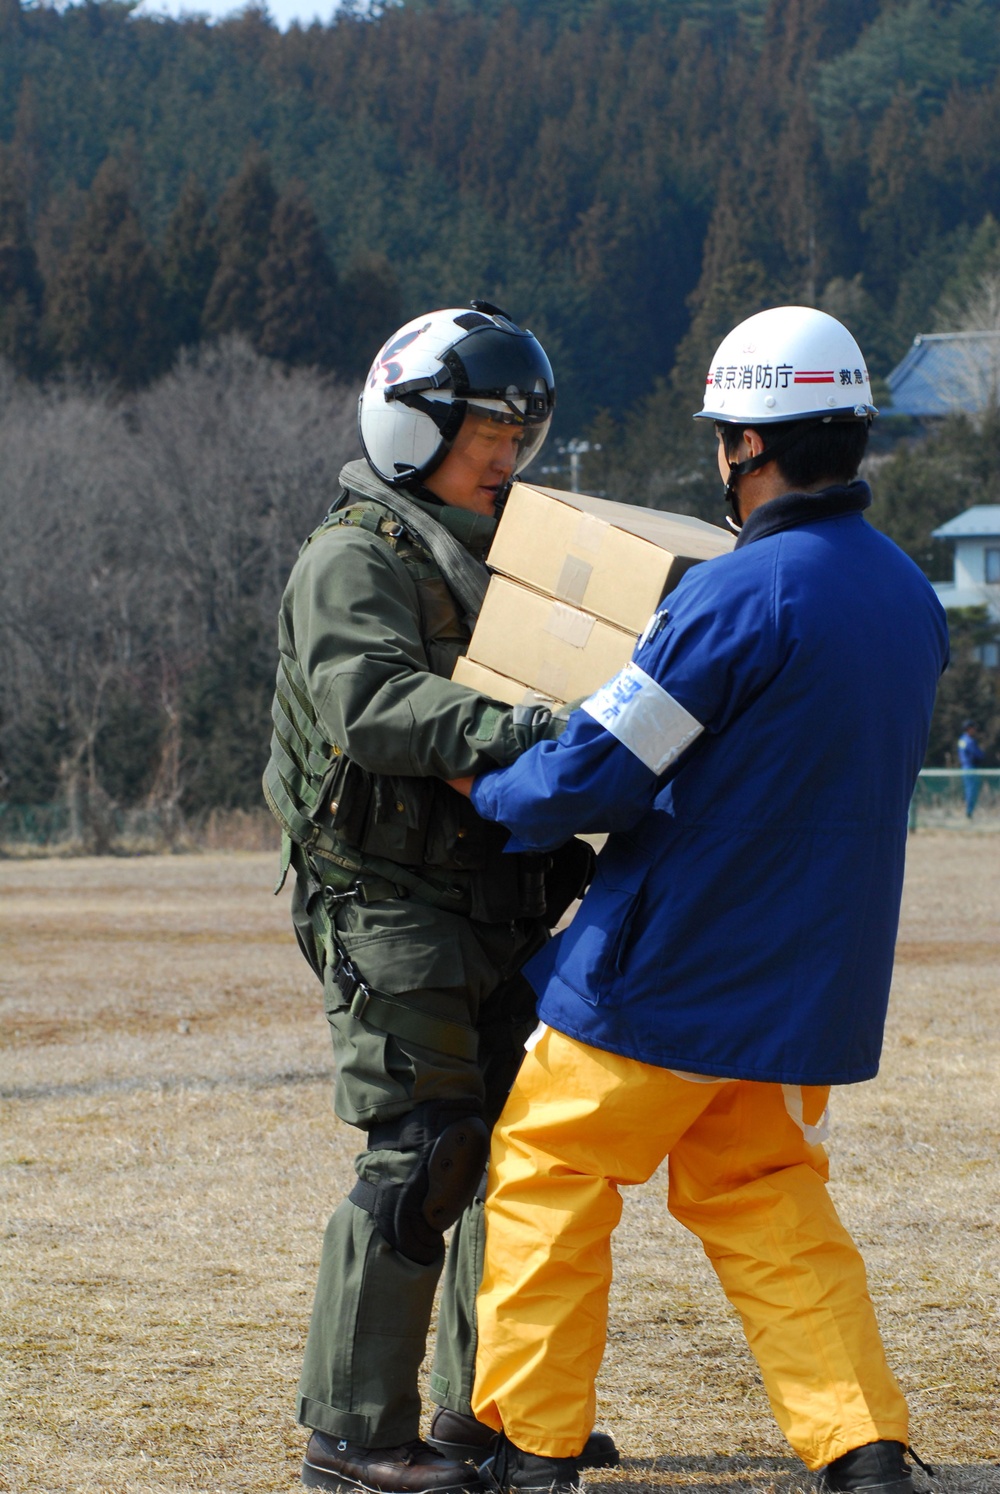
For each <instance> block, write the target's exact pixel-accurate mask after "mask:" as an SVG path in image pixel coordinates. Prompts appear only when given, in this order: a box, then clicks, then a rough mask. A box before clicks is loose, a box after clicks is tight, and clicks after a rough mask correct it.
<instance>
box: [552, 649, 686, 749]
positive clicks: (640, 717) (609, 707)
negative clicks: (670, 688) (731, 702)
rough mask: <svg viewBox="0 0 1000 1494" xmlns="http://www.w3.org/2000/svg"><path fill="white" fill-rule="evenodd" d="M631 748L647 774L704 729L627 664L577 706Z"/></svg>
mask: <svg viewBox="0 0 1000 1494" xmlns="http://www.w3.org/2000/svg"><path fill="white" fill-rule="evenodd" d="M581 709H582V710H584V711H586V712H587V715H588V716H593V718H594V720H595V721H597V722H598V723H599V724H600V725H601V726H603V727H604V728H605V730H606V731H609V732H610V733H611V735H612V736H613V737H617V738H618V740H619V742H621V743H622V745H623V746H624V747H627V748H628V750H629V751H630V752H633V753H634V754H635V756H636V757H637V758H638V759H639V761H640V762H641V763H645V765H646V767H647V768H648V769H649V770H650V772H651V773H662V772H664V770H665V769H666V768H669V766H670V764H671V763H672V762H674V760H675V759H676V758H678V757H680V755H681V753H682V752H683V751H684V749H685V747H688V746H690V744H691V743H692V742H693V741H694V739H695V737H697V736H699V735H700V734H701V732H703V731H704V729H705V728H704V727H703V726H702V724H701V722H700V721H698V720H696V719H695V717H694V716H692V715H691V712H690V711H686V710H685V709H684V707H683V706H682V705H681V703H680V701H678V700H675V699H674V697H673V696H672V695H669V694H668V693H667V691H666V690H664V689H663V687H662V685H658V684H657V683H656V681H655V680H654V679H651V678H650V676H649V675H648V674H647V673H646V672H645V670H643V669H640V668H639V666H638V664H635V663H628V664H626V665H625V668H624V669H623V670H622V671H621V673H620V674H616V675H615V677H614V679H613V680H609V681H608V683H607V684H606V685H602V686H601V688H600V689H599V690H598V691H597V693H596V695H592V696H591V697H590V699H589V700H585V701H584V702H583V705H582V707H581Z"/></svg>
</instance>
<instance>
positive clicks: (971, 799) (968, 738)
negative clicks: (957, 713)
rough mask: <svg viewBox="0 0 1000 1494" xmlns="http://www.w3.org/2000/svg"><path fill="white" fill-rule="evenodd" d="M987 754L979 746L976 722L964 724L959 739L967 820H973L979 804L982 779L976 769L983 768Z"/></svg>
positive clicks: (965, 722)
mask: <svg viewBox="0 0 1000 1494" xmlns="http://www.w3.org/2000/svg"><path fill="white" fill-rule="evenodd" d="M985 759H986V754H985V753H984V752H983V749H982V748H981V747H980V745H979V727H978V726H977V725H976V723H975V722H974V721H963V722H962V735H961V736H960V737H959V739H958V762H959V766H960V767H961V768H962V769H963V778H962V789H963V791H964V793H965V818H966V819H967V820H971V819H972V816H973V815H974V814H975V812H976V804H977V803H978V802H979V790H980V788H981V787H982V779H981V778H979V777H977V775H976V772H975V770H976V768H981V767H982V765H983V763H984V761H985Z"/></svg>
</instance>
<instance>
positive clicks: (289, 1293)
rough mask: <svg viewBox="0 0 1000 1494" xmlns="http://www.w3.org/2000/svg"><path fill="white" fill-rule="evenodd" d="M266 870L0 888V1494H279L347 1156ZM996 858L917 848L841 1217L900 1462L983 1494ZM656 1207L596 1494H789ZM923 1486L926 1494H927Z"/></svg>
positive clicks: (845, 1154)
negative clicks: (319, 1266) (877, 1065)
mask: <svg viewBox="0 0 1000 1494" xmlns="http://www.w3.org/2000/svg"><path fill="white" fill-rule="evenodd" d="M274 859H275V858H273V857H270V856H262V855H250V854H228V855H226V854H210V855H209V854H206V855H189V856H175V857H149V858H140V859H132V860H124V859H103V860H60V861H48V860H46V861H30V862H29V861H2V862H0V945H2V965H0V1002H2V1037H3V1059H2V1072H0V1098H2V1117H3V1121H2V1124H3V1132H2V1158H0V1160H2V1167H0V1178H2V1197H3V1223H2V1253H0V1262H2V1264H0V1273H2V1274H0V1302H2V1314H3V1322H2V1351H3V1360H2V1369H0V1374H2V1382H3V1392H4V1411H3V1413H2V1415H3V1426H2V1429H0V1489H3V1490H14V1491H18V1494H21V1491H29V1490H30V1491H33V1494H34V1491H44V1494H63V1491H74V1494H77V1491H80V1494H83V1491H87V1494H91V1491H93V1494H126V1491H127V1494H153V1491H160V1490H163V1491H188V1490H190V1491H196V1490H197V1491H205V1494H208V1491H216V1490H218V1491H242V1494H257V1491H264V1490H275V1489H289V1488H291V1487H292V1486H293V1485H294V1483H295V1480H296V1476H297V1472H298V1467H299V1462H300V1457H301V1450H302V1445H303V1435H302V1432H301V1429H300V1428H298V1427H297V1426H296V1425H295V1424H294V1421H293V1417H292V1408H293V1404H294V1390H295V1384H296V1380H297V1376H298V1366H299V1356H300V1352H301V1348H302V1343H303V1339H304V1335H305V1329H306V1323H307V1316H308V1311H309V1306H310V1301H311V1294H312V1286H313V1280H314V1274H315V1269H316V1261H317V1256H318V1251H319V1245H320V1238H321V1234H322V1230H323V1226H324V1224H325V1221H326V1217H327V1215H328V1213H329V1212H330V1210H331V1208H332V1207H333V1205H334V1203H335V1202H336V1201H337V1199H338V1197H339V1196H340V1194H341V1193H342V1192H343V1191H344V1190H345V1189H346V1187H348V1186H349V1184H350V1181H351V1178H352V1171H351V1158H352V1156H353V1153H354V1151H355V1150H356V1147H357V1138H356V1135H355V1133H352V1132H351V1131H349V1130H348V1129H347V1128H345V1127H343V1126H341V1125H340V1124H339V1123H338V1122H337V1121H336V1120H335V1118H334V1116H333V1113H332V1110H331V1108H330V1084H329V1074H330V1061H329V1052H328V1039H327V1035H326V1024H325V1022H324V1019H323V1016H322V1011H321V1008H320V1003H319V999H318V998H319V991H318V987H316V986H315V983H314V981H313V978H312V976H311V975H310V974H309V972H308V970H307V969H306V967H305V965H304V964H303V962H302V961H301V959H300V957H299V955H298V953H297V951H296V950H295V947H294V943H293V940H292V937H291V933H290V930H289V927H288V920H287V907H286V900H287V895H285V896H282V897H281V898H279V899H274V898H272V897H270V895H269V893H270V884H271V881H272V879H273V872H274ZM998 1007H1000V841H998V839H997V837H995V836H991V835H985V834H976V833H975V832H972V833H965V834H963V833H961V832H946V831H929V832H921V833H919V834H917V835H916V836H914V837H911V847H910V859H909V870H908V877H907V888H906V900H905V905H904V914H903V923H902V928H901V933H900V946H899V951H898V959H897V971H896V981H895V989H894V1001H893V1005H892V1008H891V1012H890V1022H889V1030H888V1034H887V1043H886V1053H885V1059H884V1065H883V1073H882V1075H881V1076H880V1077H879V1079H878V1080H877V1081H875V1082H874V1083H872V1084H866V1085H860V1086H856V1087H852V1088H849V1089H845V1090H841V1091H838V1092H837V1094H836V1095H835V1101H834V1112H833V1130H832V1135H831V1139H830V1143H829V1150H830V1153H831V1159H832V1166H833V1175H834V1179H835V1182H834V1185H833V1186H834V1191H835V1195H836V1199H837V1202H838V1205H839V1207H840V1209H841V1211H842V1213H843V1215H844V1217H845V1220H846V1222H847V1223H848V1225H849V1227H850V1228H851V1229H852V1230H853V1231H854V1233H855V1235H856V1237H857V1238H858V1240H859V1242H860V1243H861V1245H862V1247H863V1249H864V1252H865V1256H866V1259H867V1261H868V1266H869V1273H870V1279H871V1287H872V1294H873V1297H874V1299H875V1303H876V1307H877V1310H878V1314H879V1318H880V1321H881V1323H882V1327H883V1330H884V1333H885V1337H886V1340H887V1345H888V1350H889V1356H890V1360H891V1362H892V1363H893V1366H894V1368H895V1369H896V1372H897V1374H898V1376H899V1379H900V1381H901V1382H902V1384H903V1386H904V1388H905V1390H906V1392H907V1394H908V1397H909V1401H910V1406H911V1410H912V1415H913V1427H912V1433H911V1435H912V1439H913V1442H914V1445H915V1446H916V1448H917V1450H918V1452H920V1453H921V1455H922V1456H923V1457H924V1459H925V1460H927V1461H930V1462H933V1463H934V1464H936V1465H938V1467H939V1470H940V1471H939V1475H938V1477H937V1479H936V1480H935V1481H934V1482H935V1486H936V1487H938V1488H941V1489H945V1490H949V1491H950V1490H954V1491H963V1494H965V1491H969V1494H972V1491H975V1494H982V1491H987V1490H988V1491H1000V1348H998V1344H1000V1321H998V1316H1000V1315H998V1303H1000V1228H998V1226H1000V1148H998V1139H1000V1123H998V1119H997V1096H998V1092H1000V1084H998V1079H1000V1074H998V1069H1000V1064H998V1056H1000V1033H998V1023H997V1018H998ZM664 1198H665V1177H663V1176H658V1177H657V1178H655V1179H654V1180H653V1181H652V1182H651V1183H650V1184H649V1185H647V1186H646V1187H645V1188H642V1189H636V1190H633V1191H631V1192H630V1193H629V1195H628V1197H627V1199H626V1206H625V1214H624V1220H623V1223H622V1226H621V1228H620V1230H619V1232H618V1234H617V1236H616V1272H617V1274H616V1281H615V1287H614V1295H613V1302H612V1325H611V1337H610V1342H609V1348H608V1354H607V1357H606V1360H605V1364H604V1368H603V1370H602V1375H601V1381H600V1387H599V1419H600V1420H599V1424H600V1425H602V1426H604V1427H606V1428H607V1429H608V1430H610V1431H612V1432H613V1433H614V1434H615V1436H616V1437H617V1439H618V1442H619V1445H620V1446H621V1448H622V1451H623V1453H624V1454H625V1455H626V1456H625V1463H624V1466H623V1468H622V1470H621V1471H618V1472H615V1473H612V1474H602V1475H600V1477H598V1476H596V1475H591V1476H590V1477H588V1479H587V1488H588V1491H590V1490H597V1491H601V1490H604V1491H606V1494H640V1491H643V1490H647V1489H650V1490H652V1489H664V1488H674V1487H684V1488H686V1489H692V1490H697V1491H699V1494H729V1491H737V1490H747V1491H750V1490H753V1491H760V1494H764V1491H769V1490H775V1491H781V1494H793V1491H797V1490H800V1489H805V1488H809V1487H811V1481H810V1480H808V1479H807V1478H806V1476H805V1473H804V1470H803V1469H802V1466H801V1464H799V1463H798V1462H797V1460H795V1459H794V1458H793V1457H791V1456H790V1454H789V1453H788V1450H787V1448H786V1446H785V1444H784V1443H783V1441H782V1439H781V1438H780V1436H779V1434H778V1432H777V1430H776V1429H775V1427H774V1425H773V1423H772V1420H771V1416H770V1412H769V1410H768V1407H767V1404H766V1402H765V1400H764V1397H763V1394H762V1391H761V1389H760V1386H759V1383H758V1380H757V1376H756V1370H755V1367H754V1365H753V1363H752V1361H751V1359H750V1357H749V1355H748V1353H747V1351H746V1348H745V1346H744V1344H743V1340H742V1335H741V1332H740V1328H739V1325H738V1322H737V1321H736V1319H735V1316H734V1315H733V1313H732V1312H731V1311H730V1309H729V1307H728V1305H727V1304H726V1302H725V1300H724V1298H723V1297H722V1295H721V1292H720V1290H719V1288H718V1286H717V1284H716V1281H715V1278H714V1275H713V1274H712V1272H711V1270H710V1268H709V1267H708V1265H707V1263H706V1262H705V1260H704V1258H703V1257H702V1255H701V1253H700V1248H699V1247H698V1245H697V1243H696V1242H695V1241H694V1240H693V1239H692V1238H691V1237H690V1236H688V1235H686V1234H685V1233H684V1231H682V1230H681V1229H680V1228H679V1227H678V1226H677V1225H675V1224H674V1223H673V1222H672V1221H671V1220H670V1219H669V1217H668V1216H667V1214H666V1210H665V1206H664ZM923 1482H924V1483H926V1480H924V1481H923Z"/></svg>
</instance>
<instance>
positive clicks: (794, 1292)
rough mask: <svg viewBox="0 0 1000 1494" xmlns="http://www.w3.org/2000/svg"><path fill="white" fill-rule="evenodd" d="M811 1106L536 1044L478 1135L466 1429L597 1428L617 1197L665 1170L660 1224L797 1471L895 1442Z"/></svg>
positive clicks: (575, 1447) (767, 1092)
mask: <svg viewBox="0 0 1000 1494" xmlns="http://www.w3.org/2000/svg"><path fill="white" fill-rule="evenodd" d="M828 1093H829V1091H828V1090H827V1089H825V1088H822V1089H821V1088H803V1089H802V1090H800V1089H799V1088H798V1087H797V1086H796V1087H795V1088H794V1089H792V1088H791V1087H790V1086H783V1085H780V1084H756V1083H750V1082H747V1081H743V1080H720V1081H716V1082H713V1083H703V1082H702V1083H698V1082H691V1080H689V1079H684V1078H680V1077H678V1076H677V1075H675V1074H673V1073H671V1072H670V1070H668V1069H661V1068H655V1067H653V1066H651V1065H649V1064H643V1063H637V1062H635V1060H633V1059H629V1058H619V1057H617V1056H616V1055H615V1054H612V1053H605V1052H602V1051H601V1050H599V1049H597V1048H590V1047H587V1046H586V1045H585V1044H583V1043H579V1042H576V1041H575V1040H574V1039H572V1038H568V1037H565V1036H564V1035H563V1034H562V1033H558V1032H554V1031H551V1030H549V1031H546V1032H545V1033H544V1035H543V1036H542V1038H541V1040H540V1041H539V1042H538V1044H537V1045H536V1046H535V1048H534V1049H533V1050H532V1051H531V1052H529V1053H528V1054H526V1056H525V1061H524V1064H523V1066H522V1068H521V1072H520V1075H519V1077H518V1079H517V1082H516V1084H515V1086H514V1089H513V1091H512V1092H511V1095H510V1098H509V1100H508V1102H507V1106H506V1108H505V1110H504V1112H503V1115H502V1116H501V1119H500V1123H499V1125H498V1126H497V1128H496V1130H495V1132H494V1137H493V1157H492V1163H491V1167H490V1189H489V1196H488V1198H487V1201H486V1264H485V1270H484V1273H483V1283H482V1288H481V1290H480V1294H479V1298H478V1303H477V1311H478V1316H479V1354H478V1358H477V1361H476V1384H475V1390H474V1393H473V1400H472V1404H473V1409H474V1411H475V1413H476V1415H477V1416H478V1417H479V1419H480V1420H481V1421H484V1422H486V1423H487V1424H488V1425H489V1426H492V1427H494V1428H496V1429H497V1430H499V1429H500V1428H503V1429H504V1430H505V1431H506V1433H507V1435H508V1436H509V1437H510V1438H511V1440H512V1441H513V1442H514V1443H516V1445H517V1446H518V1447H520V1448H523V1449H524V1450H525V1451H526V1452H532V1453H541V1454H544V1455H546V1456H549V1457H574V1456H575V1455H576V1454H577V1453H579V1452H580V1450H581V1449H582V1447H583V1444H584V1442H585V1440H586V1438H587V1436H588V1434H589V1432H590V1430H591V1428H592V1426H593V1423H594V1381H595V1379H596V1376H597V1371H598V1369H599V1367H600V1363H601V1358H602V1355H603V1353H604V1342H605V1336H606V1331H607V1306H608V1288H609V1285H610V1282H611V1232H612V1230H613V1229H614V1228H615V1225H616V1224H617V1223H618V1220H619V1218H620V1217H621V1197H620V1195H619V1192H618V1190H619V1188H620V1187H621V1186H622V1185H623V1184H628V1183H642V1182H645V1181H646V1179H647V1178H649V1177H650V1176H651V1175H652V1173H653V1172H654V1171H655V1170H656V1168H657V1167H658V1166H659V1164H660V1163H661V1162H662V1160H663V1158H664V1157H665V1156H666V1155H667V1154H668V1153H669V1155H670V1191H669V1199H668V1203H669V1208H670V1212H671V1213H672V1214H673V1215H674V1217H675V1218H676V1219H679V1220H680V1222H681V1223H682V1224H684V1225H686V1226H687V1228H688V1229H690V1230H692V1231H693V1232H694V1233H695V1234H696V1235H697V1236H698V1237H699V1239H700V1240H701V1242H702V1244H703V1245H704V1247H705V1252H706V1254H707V1255H708V1258H709V1260H710V1261H711V1262H712V1265H713V1266H714V1267H715V1270H716V1272H717V1274H718V1276H719V1280H720V1281H721V1282H722V1285H723V1288H724V1289H725V1292H726V1295H727V1296H728V1297H729V1300H730V1301H731V1302H732V1304H733V1306H734V1307H735V1308H736V1309H737V1311H738V1312H739V1314H740V1316H741V1318H742V1320H743V1328H744V1331H745V1333H746V1336H747V1342H748V1343H749V1345H750V1348H751V1349H752V1351H753V1353H754V1355H755V1357H756V1359H757V1363H758V1364H759V1366H760V1370H761V1374H762V1376H763V1379H764V1385H765V1387H766V1389H767V1394H768V1397H769V1399H770V1402H771V1407H772V1409H773V1411H774V1414H775V1416H776V1418H777V1420H778V1424H779V1426H780V1427H781V1430H782V1431H783V1432H784V1434H785V1436H786V1437H787V1438H788V1441H789V1442H790V1443H791V1445H792V1447H793V1448H794V1449H795V1451H796V1452H797V1453H798V1454H799V1456H800V1457H801V1458H802V1459H803V1461H804V1462H805V1463H806V1465H807V1466H808V1467H809V1468H811V1469H816V1468H820V1467H822V1466H823V1465H825V1464H826V1463H829V1462H831V1461H832V1460H833V1459H834V1458H837V1457H840V1455H841V1454H842V1453H845V1452H849V1451H850V1450H851V1449H852V1448H855V1447H860V1446H861V1445H862V1444H864V1443H866V1442H874V1441H877V1440H878V1439H879V1438H882V1437H887V1438H893V1439H895V1440H896V1441H899V1442H903V1443H905V1442H906V1441H907V1414H906V1403H905V1402H904V1400H903V1397H902V1395H901V1394H900V1391H899V1387H898V1386H897V1384H896V1382H895V1380H894V1379H893V1376H892V1374H891V1372H890V1370H889V1367H888V1365H887V1364H886V1360H885V1353H884V1350H883V1348H882V1343H881V1340H880V1338H879V1333H878V1327H877V1325H876V1322H875V1314H874V1311H873V1309H872V1304H871V1299H870V1298H869V1296H868V1289H867V1286H866V1282H865V1269H864V1265H863V1263H862V1260H861V1256H860V1255H859V1253H858V1250H857V1248H856V1247H855V1245H854V1244H853V1242H852V1240H851V1238H850V1236H849V1235H848V1234H847V1232H846V1231H845V1229H844V1227H843V1225H842V1224H841V1223H840V1220H839V1219H838V1218H837V1214H836V1211H835V1209H834V1207H833V1204H832V1202H831V1200H830V1197H829V1195H828V1193H827V1190H826V1179H827V1176H828V1169H827V1161H826V1154H825V1152H824V1151H823V1148H822V1147H821V1146H819V1145H815V1144H811V1143H812V1141H813V1140H814V1137H815V1131H814V1127H815V1126H816V1125H817V1123H818V1121H819V1119H820V1115H821V1112H822V1111H823V1110H824V1108H825V1106H826V1101H827V1096H828ZM793 1117H794V1118H793ZM807 1138H808V1139H807Z"/></svg>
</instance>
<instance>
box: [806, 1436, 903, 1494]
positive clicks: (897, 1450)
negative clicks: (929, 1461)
mask: <svg viewBox="0 0 1000 1494" xmlns="http://www.w3.org/2000/svg"><path fill="white" fill-rule="evenodd" d="M905 1452H906V1448H905V1447H904V1446H903V1444H902V1442H889V1441H887V1440H885V1439H883V1440H882V1441H881V1442H867V1443H866V1444H865V1445H864V1447H856V1448H854V1449H853V1451H851V1452H849V1453H844V1455H843V1457H841V1458H834V1460H833V1462H832V1463H828V1464H827V1466H826V1467H825V1468H823V1469H821V1470H820V1474H819V1478H818V1479H817V1482H816V1488H817V1490H818V1494H844V1491H857V1494H860V1491H861V1490H864V1491H865V1494H914V1488H913V1480H912V1478H911V1477H910V1470H909V1467H908V1466H907V1464H906V1463H905V1462H904V1461H903V1454H904V1453H905Z"/></svg>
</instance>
